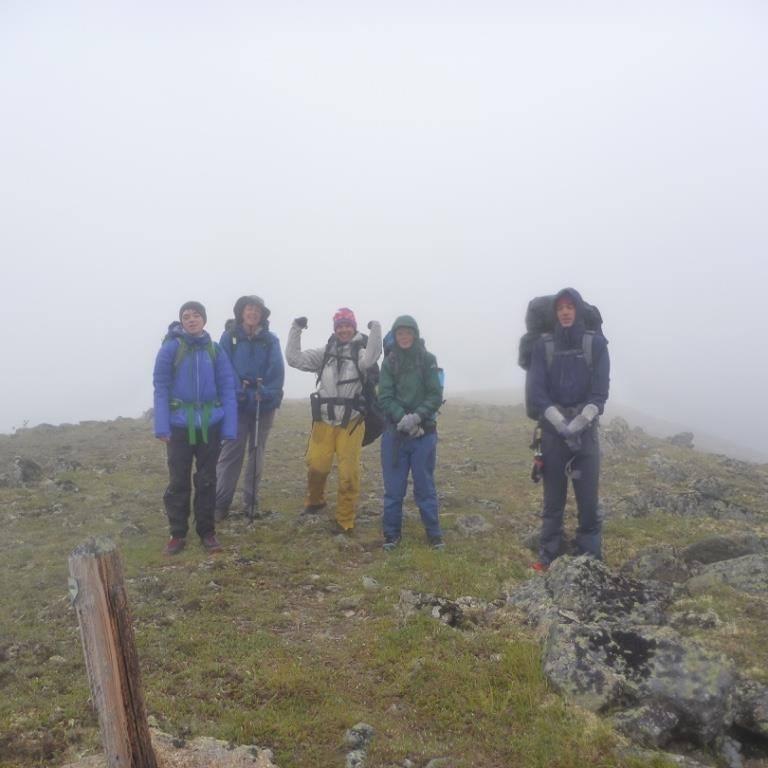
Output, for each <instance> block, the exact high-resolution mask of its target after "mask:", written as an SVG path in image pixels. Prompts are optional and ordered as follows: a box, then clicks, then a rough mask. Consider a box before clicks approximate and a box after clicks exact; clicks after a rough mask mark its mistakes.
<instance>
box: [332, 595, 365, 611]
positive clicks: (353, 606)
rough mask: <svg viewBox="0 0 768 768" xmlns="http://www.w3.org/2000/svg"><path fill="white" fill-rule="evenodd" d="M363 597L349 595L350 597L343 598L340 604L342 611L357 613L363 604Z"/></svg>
mask: <svg viewBox="0 0 768 768" xmlns="http://www.w3.org/2000/svg"><path fill="white" fill-rule="evenodd" d="M362 601H363V597H362V595H349V597H342V598H341V599H340V600H339V602H338V606H339V610H340V611H356V610H357V609H358V608H359V607H360V603H362Z"/></svg>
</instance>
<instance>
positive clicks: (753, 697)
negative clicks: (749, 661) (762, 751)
mask: <svg viewBox="0 0 768 768" xmlns="http://www.w3.org/2000/svg"><path fill="white" fill-rule="evenodd" d="M733 698H734V702H733V709H734V713H733V722H734V724H735V725H738V726H739V727H741V728H744V730H746V731H749V732H750V733H754V734H757V735H758V736H762V737H763V738H768V686H765V685H762V684H761V683H756V682H753V681H748V680H747V681H741V682H740V683H739V684H738V685H737V686H736V691H735V693H734V697H733Z"/></svg>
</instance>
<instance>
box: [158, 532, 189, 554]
mask: <svg viewBox="0 0 768 768" xmlns="http://www.w3.org/2000/svg"><path fill="white" fill-rule="evenodd" d="M186 546H187V540H186V539H185V538H184V537H183V536H171V538H170V539H168V541H167V542H166V544H165V549H163V554H164V555H178V554H179V552H181V550H182V549H184V547H186Z"/></svg>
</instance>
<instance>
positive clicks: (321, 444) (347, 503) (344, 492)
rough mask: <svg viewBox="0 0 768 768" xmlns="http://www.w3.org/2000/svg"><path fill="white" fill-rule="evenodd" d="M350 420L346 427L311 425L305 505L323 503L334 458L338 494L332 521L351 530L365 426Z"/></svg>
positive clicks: (318, 423)
mask: <svg viewBox="0 0 768 768" xmlns="http://www.w3.org/2000/svg"><path fill="white" fill-rule="evenodd" d="M356 423H357V422H356V421H355V420H353V421H352V422H350V424H349V425H348V426H347V427H332V426H331V425H330V424H326V423H325V422H324V421H316V422H314V424H312V434H311V435H310V438H309V446H308V448H307V457H306V461H307V469H308V472H307V496H306V499H305V504H306V506H310V505H313V506H314V505H316V504H324V503H325V482H326V480H327V479H328V474H329V473H330V471H331V466H332V465H333V456H334V454H335V455H336V461H337V463H338V470H339V492H338V496H337V501H336V522H337V523H338V524H339V525H340V526H341V527H342V528H345V529H346V530H350V529H351V528H354V525H355V505H356V504H357V497H358V496H359V495H360V449H361V448H362V445H363V436H364V435H365V425H364V424H360V425H359V426H358V427H357V429H355V424H356Z"/></svg>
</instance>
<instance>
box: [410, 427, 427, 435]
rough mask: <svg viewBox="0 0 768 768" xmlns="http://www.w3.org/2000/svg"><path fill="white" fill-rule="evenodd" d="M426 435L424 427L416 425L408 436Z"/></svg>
mask: <svg viewBox="0 0 768 768" xmlns="http://www.w3.org/2000/svg"><path fill="white" fill-rule="evenodd" d="M423 435H424V428H423V427H418V426H417V427H415V428H414V429H412V430H411V431H410V432H409V433H408V437H422V436H423Z"/></svg>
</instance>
